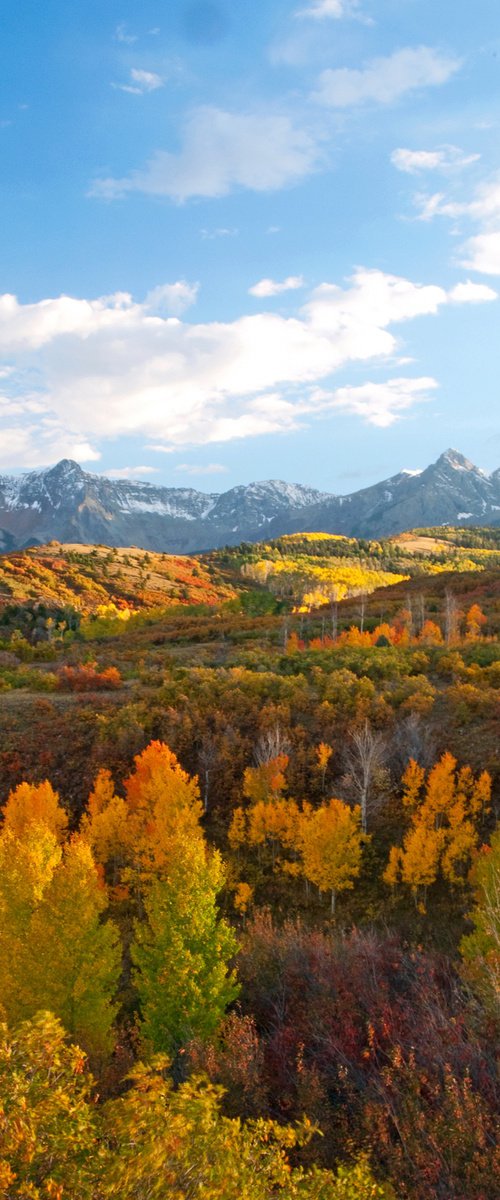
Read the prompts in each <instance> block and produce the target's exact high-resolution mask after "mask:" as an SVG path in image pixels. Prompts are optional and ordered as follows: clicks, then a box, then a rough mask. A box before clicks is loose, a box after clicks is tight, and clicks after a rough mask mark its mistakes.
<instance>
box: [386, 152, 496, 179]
mask: <svg viewBox="0 0 500 1200" xmlns="http://www.w3.org/2000/svg"><path fill="white" fill-rule="evenodd" d="M479 158H480V155H479V154H464V152H463V150H459V148H458V146H440V147H439V148H438V149H437V150H407V149H404V148H403V147H400V148H399V149H398V150H393V152H392V154H391V162H392V164H393V166H395V167H396V169H397V170H398V171H404V172H405V173H406V174H407V175H420V174H421V173H422V172H424V171H450V170H457V169H459V168H461V167H468V166H470V164H471V163H474V162H477V161H478V159H479Z"/></svg>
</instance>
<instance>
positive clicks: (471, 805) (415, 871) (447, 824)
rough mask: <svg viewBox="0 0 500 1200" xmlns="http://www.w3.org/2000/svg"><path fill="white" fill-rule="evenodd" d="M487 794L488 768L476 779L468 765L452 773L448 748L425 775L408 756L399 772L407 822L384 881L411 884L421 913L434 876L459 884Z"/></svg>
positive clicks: (452, 761) (476, 838) (476, 839)
mask: <svg viewBox="0 0 500 1200" xmlns="http://www.w3.org/2000/svg"><path fill="white" fill-rule="evenodd" d="M490 797H491V778H490V776H489V774H488V772H487V771H483V772H482V774H481V775H479V776H478V778H477V779H475V778H474V775H473V773H472V771H471V769H470V767H469V766H464V767H461V768H460V769H459V770H458V771H457V761H456V759H455V758H454V757H453V755H452V754H450V753H449V752H448V751H447V752H446V753H445V754H443V755H442V757H441V758H440V760H439V762H437V763H435V765H434V766H433V767H432V769H431V770H430V771H429V773H428V775H427V779H426V777H425V771H424V770H423V768H422V767H419V766H418V765H417V763H416V762H414V761H413V760H411V761H410V763H409V764H408V767H407V768H406V771H405V773H404V775H403V804H404V805H405V807H406V808H407V809H409V810H410V813H411V818H410V820H411V823H410V827H409V829H408V830H407V832H406V833H405V835H404V838H403V844H402V846H401V848H398V847H396V846H393V847H392V849H391V852H390V856H389V862H388V865H387V867H386V870H385V872H384V875H383V878H384V882H385V883H387V884H389V885H390V886H391V887H392V886H394V885H395V884H397V883H399V882H401V883H403V884H406V885H407V886H408V887H410V889H411V891H412V894H413V896H414V899H415V903H416V904H417V907H418V908H419V909H420V911H421V912H425V906H426V897H427V889H428V888H429V887H430V886H431V885H432V884H433V883H435V881H436V879H437V878H438V876H439V875H441V877H442V878H443V879H446V880H447V881H448V883H451V884H455V885H458V884H461V883H463V882H464V881H465V878H466V874H467V870H468V868H469V866H470V862H471V859H472V855H473V853H474V851H475V849H476V847H477V845H478V842H479V829H478V825H479V823H480V820H481V818H482V817H483V816H484V815H485V814H486V813H487V812H488V809H489V805H490Z"/></svg>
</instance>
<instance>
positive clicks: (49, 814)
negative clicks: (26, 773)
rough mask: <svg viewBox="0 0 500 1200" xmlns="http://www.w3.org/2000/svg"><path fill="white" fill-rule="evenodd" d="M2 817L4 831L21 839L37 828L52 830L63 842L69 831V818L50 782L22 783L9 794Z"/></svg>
mask: <svg viewBox="0 0 500 1200" xmlns="http://www.w3.org/2000/svg"><path fill="white" fill-rule="evenodd" d="M2 815H3V823H2V830H10V832H11V833H12V834H14V837H17V838H20V837H23V836H24V834H25V833H26V830H27V828H28V826H30V825H33V824H36V825H43V826H45V828H46V829H50V831H51V833H53V834H54V835H55V837H56V838H57V840H58V841H59V842H61V841H62V840H63V839H64V837H65V835H66V830H67V827H68V818H67V815H66V813H65V811H64V809H63V807H62V805H61V804H60V802H59V796H58V794H57V792H55V791H54V789H53V787H52V784H50V783H49V781H48V779H45V780H44V782H43V783H19V784H18V786H17V787H16V788H14V790H13V791H12V792H10V793H9V796H8V799H7V803H6V804H5V806H4V809H3V814H2Z"/></svg>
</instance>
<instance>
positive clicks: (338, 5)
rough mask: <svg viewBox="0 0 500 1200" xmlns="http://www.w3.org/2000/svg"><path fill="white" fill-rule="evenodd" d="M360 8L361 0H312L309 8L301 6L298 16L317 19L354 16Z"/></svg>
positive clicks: (337, 18) (336, 18)
mask: <svg viewBox="0 0 500 1200" xmlns="http://www.w3.org/2000/svg"><path fill="white" fill-rule="evenodd" d="M358 8H359V0H310V2H309V4H308V5H307V8H301V9H299V11H298V12H297V13H296V14H295V15H296V16H297V17H308V18H312V19H313V20H315V21H324V20H325V19H329V18H332V17H333V19H334V20H337V21H338V20H340V19H341V18H342V17H352V16H353V15H354V14H355V13H356V10H357V9H358Z"/></svg>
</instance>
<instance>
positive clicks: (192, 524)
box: [0, 450, 500, 554]
mask: <svg viewBox="0 0 500 1200" xmlns="http://www.w3.org/2000/svg"><path fill="white" fill-rule="evenodd" d="M444 524H450V525H474V524H475V525H488V524H489V525H497V524H500V470H498V471H495V472H494V473H493V474H492V475H490V476H488V475H486V474H485V473H484V472H483V471H481V470H479V469H478V468H477V467H475V466H474V465H473V464H472V463H470V462H469V461H468V460H467V459H466V458H464V457H463V456H462V455H461V454H458V452H457V451H455V450H447V451H446V453H445V454H442V455H441V457H440V458H438V460H437V462H435V463H433V464H432V465H431V466H429V467H427V469H426V470H425V471H422V472H420V473H419V474H416V473H410V472H408V471H401V472H400V473H399V474H398V475H394V476H393V477H392V478H391V479H386V480H384V481H383V482H382V483H378V484H375V485H374V486H372V487H368V488H363V489H362V490H361V491H358V492H353V493H352V494H351V495H348V496H334V495H328V494H326V493H323V492H319V491H315V489H314V488H308V487H302V486H301V485H300V484H290V483H284V482H282V481H280V480H267V481H265V482H263V483H251V484H249V485H248V486H246V487H245V486H240V487H235V488H231V489H230V490H229V491H227V492H223V493H221V494H219V493H211V494H205V493H202V492H197V491H195V490H194V489H192V488H169V487H158V486H155V485H154V484H150V483H139V482H130V481H123V480H111V479H105V478H104V477H103V476H101V475H91V474H89V473H87V472H86V471H83V470H82V469H81V467H79V466H78V464H77V463H75V462H71V461H70V460H68V459H63V461H62V462H60V463H58V464H57V465H56V466H54V467H51V468H50V469H48V470H42V471H30V472H28V473H27V474H26V475H23V476H21V477H19V478H14V477H11V476H3V477H0V549H3V550H4V551H5V550H7V551H8V550H12V549H21V548H23V547H25V546H32V545H43V544H44V543H46V542H50V541H52V540H54V539H55V540H57V541H60V542H80V543H94V544H103V545H107V546H140V547H143V548H144V549H149V550H160V551H168V552H170V553H181V554H190V553H195V552H197V551H202V550H209V549H214V548H216V547H218V546H222V545H235V544H237V543H239V542H241V541H258V540H262V538H263V537H265V538H271V537H278V536H280V535H281V534H283V533H295V532H299V531H324V532H325V533H343V534H347V535H349V536H356V537H371V538H377V537H384V536H386V537H387V536H390V535H392V534H395V533H400V532H402V531H403V530H405V529H413V528H417V527H421V526H435V525H444Z"/></svg>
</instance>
